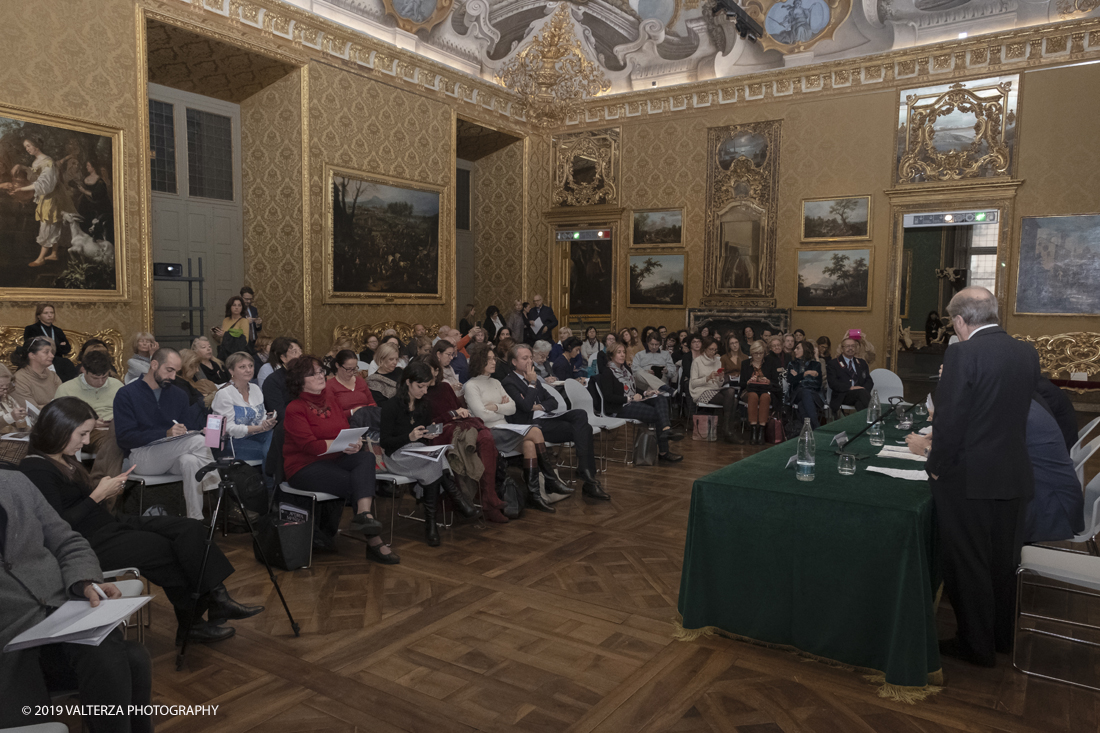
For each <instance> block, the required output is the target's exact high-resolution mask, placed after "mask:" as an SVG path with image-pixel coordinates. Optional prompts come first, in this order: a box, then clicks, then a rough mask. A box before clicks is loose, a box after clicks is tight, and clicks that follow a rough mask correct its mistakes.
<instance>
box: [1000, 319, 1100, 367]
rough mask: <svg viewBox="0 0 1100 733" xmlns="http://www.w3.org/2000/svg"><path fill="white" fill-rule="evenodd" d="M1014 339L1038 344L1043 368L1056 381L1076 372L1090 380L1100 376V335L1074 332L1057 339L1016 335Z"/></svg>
mask: <svg viewBox="0 0 1100 733" xmlns="http://www.w3.org/2000/svg"><path fill="white" fill-rule="evenodd" d="M1013 338H1017V339H1019V340H1021V341H1027V342H1028V343H1031V344H1034V345H1035V351H1037V352H1038V353H1039V368H1040V369H1041V370H1042V371H1043V373H1044V374H1049V375H1051V376H1052V377H1054V378H1055V379H1059V378H1062V379H1065V378H1068V377H1069V376H1070V375H1071V374H1074V373H1084V374H1087V375H1089V376H1090V377H1091V376H1093V375H1094V374H1100V334H1096V333H1090V332H1087V331H1074V332H1072V333H1060V334H1058V335H1057V336H1024V335H1020V334H1015V335H1014V336H1013Z"/></svg>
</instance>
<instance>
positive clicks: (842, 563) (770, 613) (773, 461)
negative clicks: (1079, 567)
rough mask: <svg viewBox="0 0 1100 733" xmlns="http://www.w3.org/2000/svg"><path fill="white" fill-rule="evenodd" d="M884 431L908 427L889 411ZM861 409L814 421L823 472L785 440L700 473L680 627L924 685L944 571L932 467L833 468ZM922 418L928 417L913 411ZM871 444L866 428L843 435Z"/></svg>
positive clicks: (866, 449) (934, 657) (860, 448)
mask: <svg viewBox="0 0 1100 733" xmlns="http://www.w3.org/2000/svg"><path fill="white" fill-rule="evenodd" d="M886 422H887V426H886V427H887V430H886V434H887V445H891V444H892V445H897V443H895V442H894V441H896V440H900V439H901V438H902V437H903V436H904V434H905V432H908V431H899V430H896V429H895V428H893V425H894V423H895V422H896V421H895V420H894V419H893V418H890V419H888V420H887V421H886ZM865 425H866V416H865V413H864V412H859V413H856V414H855V415H852V416H850V417H847V418H844V419H843V420H838V421H836V422H834V423H832V424H830V425H829V426H827V427H828V428H829V431H828V432H826V431H825V430H824V429H823V430H821V431H818V433H817V434H816V438H817V453H816V469H815V473H816V480H814V481H812V482H802V481H798V480H797V479H796V478H795V472H794V470H793V468H792V469H785V468H784V467H785V465H786V463H787V461H788V459H789V458H790V457H791V456H792V455H794V454H795V452H796V451H797V444H798V441H797V440H790V441H787V442H785V443H782V444H780V445H777V446H774V447H772V448H770V449H768V450H765V451H762V452H761V453H758V454H756V455H754V456H751V457H749V458H746V459H743V460H741V461H738V462H737V463H734V464H731V465H729V466H727V467H725V468H723V469H721V470H719V471H715V472H714V473H712V474H710V475H708V476H703V477H702V478H699V479H697V480H696V481H695V485H694V487H693V489H692V494H691V514H690V516H689V518H688V531H687V544H686V547H685V550H684V566H683V573H682V576H681V580H680V598H679V610H680V614H681V615H682V617H683V621H682V623H683V626H684V628H685V629H700V628H704V627H716V628H717V629H719V630H722V631H725V632H728V633H730V634H735V635H738V636H743V637H748V638H751V639H755V640H759V641H762V642H766V643H771V644H781V645H788V646H792V647H795V648H797V649H799V650H801V651H803V652H808V653H810V654H813V655H816V656H820V657H826V658H828V659H834V660H837V661H839V662H843V663H845V664H849V665H853V666H856V667H863V668H869V669H874V670H879V671H882V672H884V673H885V675H886V682H887V683H888V684H889V685H897V686H904V687H924V686H925V685H927V684H928V679H929V674H931V673H935V672H937V671H938V670H939V669H940V658H939V649H938V646H937V641H936V623H935V609H934V599H935V593H936V588H937V587H938V585H939V575H938V571H937V570H936V568H937V562H936V557H935V551H934V548H935V543H934V541H933V533H932V495H931V492H930V490H929V487H928V483H927V482H926V481H906V480H903V479H896V478H890V477H887V476H883V475H881V474H875V473H867V470H866V469H867V466H868V465H869V464H874V465H881V466H889V467H892V468H905V469H917V468H920V467H922V466H923V464H920V463H917V462H915V461H903V460H887V459H880V458H875V457H872V458H868V459H866V460H863V461H859V462H858V463H857V468H856V475H854V476H841V475H840V474H838V473H837V456H836V455H835V454H834V450H833V449H832V448H830V447H829V441H830V440H831V439H832V437H833V435H834V434H835V433H836V432H839V431H840V430H845V431H847V433H848V435H849V436H852V435H854V434H855V433H856V432H858V431H859V430H861V429H862V428H863V427H864V426H865ZM917 427H920V425H918V426H917ZM849 450H852V451H853V452H856V453H861V454H873V453H877V452H878V450H879V449H878V448H876V447H872V446H871V445H870V441H869V440H868V438H867V436H866V434H864V435H863V436H862V437H861V438H859V439H858V440H857V441H855V442H854V443H853V444H851V445H850V446H849Z"/></svg>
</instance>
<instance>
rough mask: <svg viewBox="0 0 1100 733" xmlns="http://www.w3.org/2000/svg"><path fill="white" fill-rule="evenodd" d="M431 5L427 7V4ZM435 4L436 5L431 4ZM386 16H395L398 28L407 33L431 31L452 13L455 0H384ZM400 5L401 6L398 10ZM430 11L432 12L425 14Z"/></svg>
mask: <svg viewBox="0 0 1100 733" xmlns="http://www.w3.org/2000/svg"><path fill="white" fill-rule="evenodd" d="M426 2H427V3H429V4H428V5H425V3H426ZM432 2H434V5H432V4H430V3H432ZM382 5H383V6H384V7H385V8H386V14H387V15H390V16H393V19H394V20H395V21H397V27H398V28H400V29H401V30H403V31H405V32H407V33H416V32H417V31H420V30H425V31H430V30H431V29H432V28H435V27H436V26H437V25H439V24H440V23H442V22H443V19H444V18H446V17H447V15H448V14H450V12H451V6H452V5H454V0H417V1H415V2H414V1H410V0H382ZM398 5H400V6H401V8H400V10H398ZM427 10H430V11H431V12H425V11H427Z"/></svg>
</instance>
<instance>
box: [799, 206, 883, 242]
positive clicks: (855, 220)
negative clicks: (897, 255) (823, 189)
mask: <svg viewBox="0 0 1100 733" xmlns="http://www.w3.org/2000/svg"><path fill="white" fill-rule="evenodd" d="M870 238H871V197H870V196H848V197H846V198H835V199H805V200H803V201H802V241H803V242H835V241H837V240H841V239H870Z"/></svg>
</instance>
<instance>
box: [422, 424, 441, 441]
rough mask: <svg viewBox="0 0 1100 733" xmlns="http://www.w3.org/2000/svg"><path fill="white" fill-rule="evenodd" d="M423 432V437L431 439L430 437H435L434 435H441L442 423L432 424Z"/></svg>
mask: <svg viewBox="0 0 1100 733" xmlns="http://www.w3.org/2000/svg"><path fill="white" fill-rule="evenodd" d="M425 430H426V431H427V432H426V433H424V437H426V438H432V437H435V436H436V435H442V434H443V425H442V423H432V424H431V425H429V426H428V427H426V428H425Z"/></svg>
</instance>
